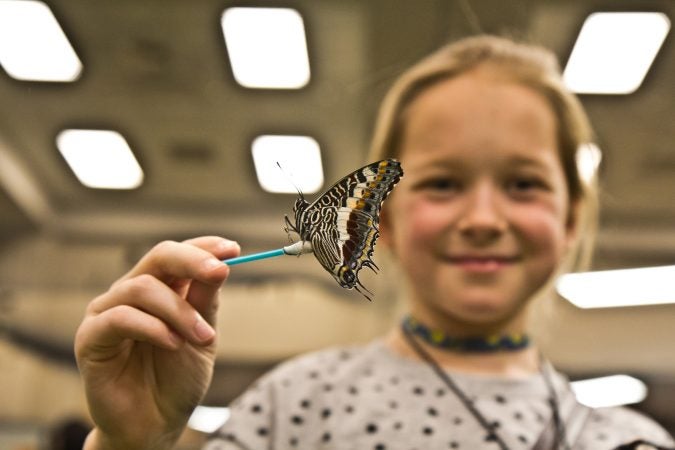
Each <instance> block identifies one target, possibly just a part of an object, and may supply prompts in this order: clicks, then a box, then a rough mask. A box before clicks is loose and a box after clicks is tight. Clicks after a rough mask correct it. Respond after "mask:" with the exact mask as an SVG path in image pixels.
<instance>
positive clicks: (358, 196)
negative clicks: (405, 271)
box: [296, 159, 403, 300]
mask: <svg viewBox="0 0 675 450" xmlns="http://www.w3.org/2000/svg"><path fill="white" fill-rule="evenodd" d="M402 176H403V170H402V169H401V164H400V163H399V162H398V161H396V160H394V159H387V160H383V161H379V162H376V163H372V164H369V165H367V166H364V167H362V168H360V169H358V170H356V171H354V172H352V173H351V174H349V175H347V176H346V177H344V178H343V179H341V180H340V181H338V182H337V183H335V185H333V186H332V187H331V188H330V189H328V190H327V191H326V192H325V193H324V194H322V195H321V196H320V197H319V198H317V199H316V200H315V201H314V202H313V203H312V204H310V205H309V206H307V207H306V208H305V209H304V210H303V211H302V213H301V214H297V215H296V228H297V229H298V230H299V234H300V237H301V239H302V240H307V241H310V242H311V243H312V247H313V249H314V255H315V256H316V258H317V260H318V261H319V263H321V265H322V266H323V267H324V268H325V269H326V270H327V271H328V272H329V273H331V274H332V275H333V277H334V278H335V280H336V281H337V282H338V283H339V284H340V286H342V287H344V288H347V289H353V288H355V289H356V290H357V291H359V292H360V293H361V294H363V295H364V296H365V297H366V298H368V299H369V300H370V297H368V295H367V294H366V293H364V292H363V291H362V290H361V289H363V290H364V291H366V292H369V291H368V289H366V287H365V286H363V284H361V281H360V280H359V271H360V270H361V269H362V268H363V267H369V268H371V269H372V270H373V271H376V269H377V266H376V265H375V263H374V262H373V260H372V255H373V249H374V246H375V242H376V241H377V237H378V236H379V230H378V226H379V222H380V209H381V207H382V202H383V201H384V200H385V199H386V198H387V196H388V195H389V193H390V192H391V190H392V189H393V188H394V186H395V185H396V183H398V181H399V180H400V178H401V177H402Z"/></svg>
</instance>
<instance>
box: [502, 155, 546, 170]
mask: <svg viewBox="0 0 675 450" xmlns="http://www.w3.org/2000/svg"><path fill="white" fill-rule="evenodd" d="M506 162H507V163H508V164H509V165H513V166H518V167H532V168H534V169H542V170H550V169H551V166H550V164H549V163H548V161H547V160H545V159H542V158H532V157H528V156H521V155H517V156H511V157H509V158H508V159H507V161H506Z"/></svg>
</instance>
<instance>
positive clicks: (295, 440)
mask: <svg viewBox="0 0 675 450" xmlns="http://www.w3.org/2000/svg"><path fill="white" fill-rule="evenodd" d="M288 443H289V444H291V447H297V446H298V438H296V437H292V438H290V439H289V440H288Z"/></svg>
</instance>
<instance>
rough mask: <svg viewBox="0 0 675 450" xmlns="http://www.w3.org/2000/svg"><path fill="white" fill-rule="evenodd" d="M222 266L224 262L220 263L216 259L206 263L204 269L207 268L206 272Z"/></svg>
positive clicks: (208, 260) (210, 259)
mask: <svg viewBox="0 0 675 450" xmlns="http://www.w3.org/2000/svg"><path fill="white" fill-rule="evenodd" d="M222 265H223V263H222V261H219V260H217V259H216V258H209V259H207V260H206V261H204V267H206V270H211V269H215V268H217V267H220V266H222Z"/></svg>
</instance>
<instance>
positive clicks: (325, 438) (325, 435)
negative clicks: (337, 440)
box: [321, 431, 331, 442]
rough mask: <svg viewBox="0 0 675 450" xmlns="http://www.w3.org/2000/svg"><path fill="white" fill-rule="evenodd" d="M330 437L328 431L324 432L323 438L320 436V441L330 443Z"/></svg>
mask: <svg viewBox="0 0 675 450" xmlns="http://www.w3.org/2000/svg"><path fill="white" fill-rule="evenodd" d="M330 438H331V435H330V433H329V432H328V431H326V432H325V433H324V434H323V436H321V440H322V441H323V442H330Z"/></svg>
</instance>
